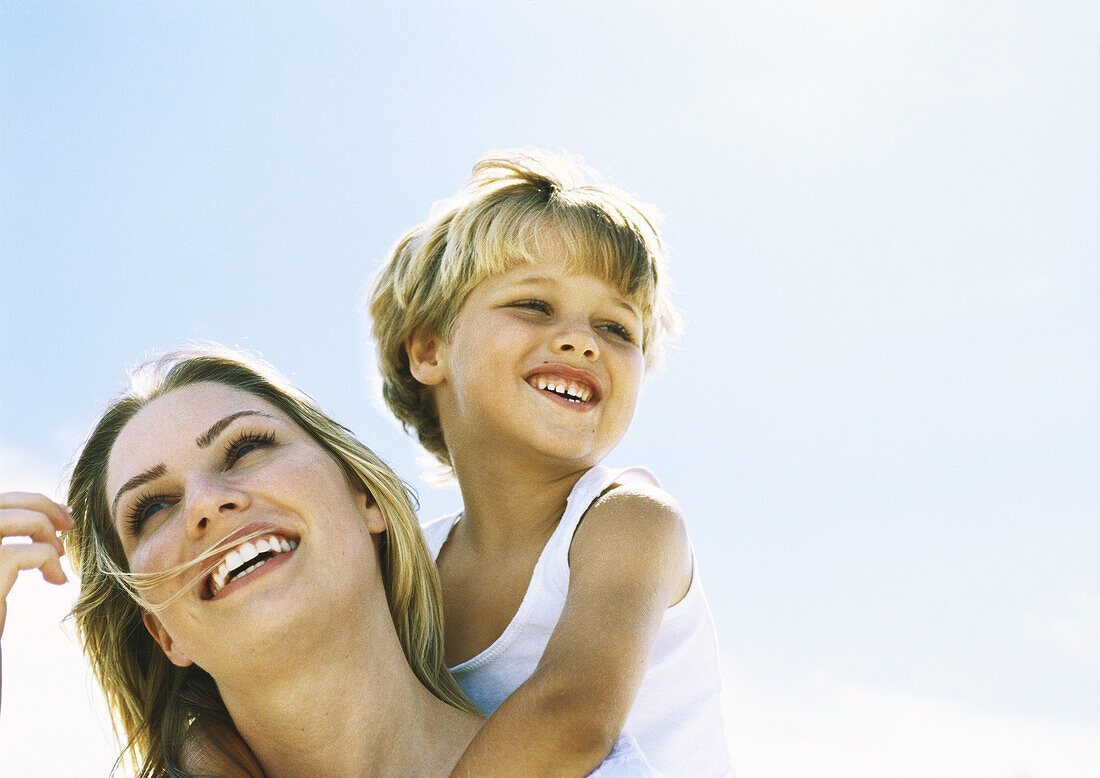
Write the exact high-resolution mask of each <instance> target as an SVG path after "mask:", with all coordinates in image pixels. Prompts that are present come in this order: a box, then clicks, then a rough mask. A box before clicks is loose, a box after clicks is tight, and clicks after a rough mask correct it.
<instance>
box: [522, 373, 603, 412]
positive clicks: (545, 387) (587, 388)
mask: <svg viewBox="0 0 1100 778" xmlns="http://www.w3.org/2000/svg"><path fill="white" fill-rule="evenodd" d="M524 380H526V381H527V383H528V384H529V385H530V386H531V387H533V388H534V389H538V390H539V391H541V392H547V393H549V394H551V395H554V396H555V397H560V398H562V399H564V400H566V401H567V402H569V403H573V404H575V405H594V404H595V403H597V402H599V400H600V395H601V388H600V382H599V379H597V378H596V376H594V375H592V373H589V372H588V371H587V370H577V369H575V368H571V367H567V366H565V365H542V366H540V367H538V368H536V369H534V370H532V371H531V372H530V373H528V374H527V375H526V376H524Z"/></svg>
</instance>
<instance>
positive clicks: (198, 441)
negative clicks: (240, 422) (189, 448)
mask: <svg viewBox="0 0 1100 778" xmlns="http://www.w3.org/2000/svg"><path fill="white" fill-rule="evenodd" d="M242 416H266V417H267V418H269V419H272V420H273V421H278V419H277V418H276V417H275V416H272V415H271V414H270V413H264V412H263V411H237V412H236V413H231V414H229V415H228V416H225V417H223V418H221V419H218V420H217V421H216V422H214V423H213V424H212V425H211V426H210V429H208V430H207V431H206V432H204V433H202V434H201V435H199V436H198V437H197V438H195V445H196V446H198V447H199V448H206V447H207V446H209V445H210V444H211V443H213V442H214V438H216V437H218V435H220V434H221V432H222V430H224V429H225V428H226V427H228V426H229V425H230V424H232V423H233V422H234V421H236V420H237V419H239V418H241V417H242Z"/></svg>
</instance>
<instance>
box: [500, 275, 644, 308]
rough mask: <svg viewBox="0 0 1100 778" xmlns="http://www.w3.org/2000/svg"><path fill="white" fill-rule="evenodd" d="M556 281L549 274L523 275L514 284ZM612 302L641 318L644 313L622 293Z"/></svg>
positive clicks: (536, 283)
mask: <svg viewBox="0 0 1100 778" xmlns="http://www.w3.org/2000/svg"><path fill="white" fill-rule="evenodd" d="M556 283H557V281H556V279H553V278H551V277H549V276H540V275H529V276H522V277H521V278H517V279H516V280H515V281H513V282H512V284H513V285H514V286H528V285H531V286H537V285H538V284H556ZM611 302H613V303H614V304H615V305H616V306H617V307H619V308H622V309H623V310H624V311H626V312H627V313H632V314H634V315H635V316H637V317H639V318H641V315H642V313H641V311H639V310H638V308H637V306H635V305H633V304H632V303H631V302H630V301H629V300H627V299H626V298H625V297H623V296H621V295H615V296H613V297H612V298H611Z"/></svg>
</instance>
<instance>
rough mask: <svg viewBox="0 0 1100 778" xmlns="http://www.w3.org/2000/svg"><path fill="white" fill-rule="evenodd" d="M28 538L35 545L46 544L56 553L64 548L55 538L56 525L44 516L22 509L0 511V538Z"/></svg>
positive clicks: (59, 552)
mask: <svg viewBox="0 0 1100 778" xmlns="http://www.w3.org/2000/svg"><path fill="white" fill-rule="evenodd" d="M13 537H28V538H30V539H31V540H32V541H34V542H35V543H48V544H49V545H51V546H53V548H54V549H55V550H56V551H57V553H58V554H59V555H60V554H64V553H65V547H64V546H63V545H62V543H61V538H59V537H58V536H57V529H56V525H55V524H54V523H53V522H51V521H50V520H49V518H47V517H46V516H45V515H44V514H41V513H39V512H38V511H30V510H26V509H23V508H2V509H0V538H13Z"/></svg>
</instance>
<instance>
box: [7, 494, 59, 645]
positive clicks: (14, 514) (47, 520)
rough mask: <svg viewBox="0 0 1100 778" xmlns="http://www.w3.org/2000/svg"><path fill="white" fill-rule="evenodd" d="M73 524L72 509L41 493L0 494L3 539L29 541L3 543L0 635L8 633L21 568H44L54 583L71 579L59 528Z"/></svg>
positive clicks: (50, 580)
mask: <svg viewBox="0 0 1100 778" xmlns="http://www.w3.org/2000/svg"><path fill="white" fill-rule="evenodd" d="M72 526H73V520H72V517H71V516H69V511H68V510H67V509H66V508H65V507H64V506H63V505H58V504H57V503H55V502H54V501H53V500H51V499H49V498H48V497H43V496H42V495H41V494H28V493H26V492H7V493H4V494H0V541H4V540H7V539H8V538H26V539H27V540H29V541H30V542H28V543H19V542H16V543H4V544H3V545H0V635H3V634H4V617H5V616H7V613H8V606H7V598H8V592H10V591H11V587H12V586H13V585H14V584H15V578H16V576H17V575H19V571H20V570H33V569H34V568H38V569H39V570H41V571H42V577H43V578H45V579H46V580H47V581H49V582H50V583H54V584H63V583H65V581H67V580H68V579H67V578H66V577H65V572H64V571H63V570H62V569H61V555H62V554H64V553H65V548H64V546H62V545H61V539H60V538H58V537H57V532H58V530H66V529H69V528H71V527H72Z"/></svg>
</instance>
